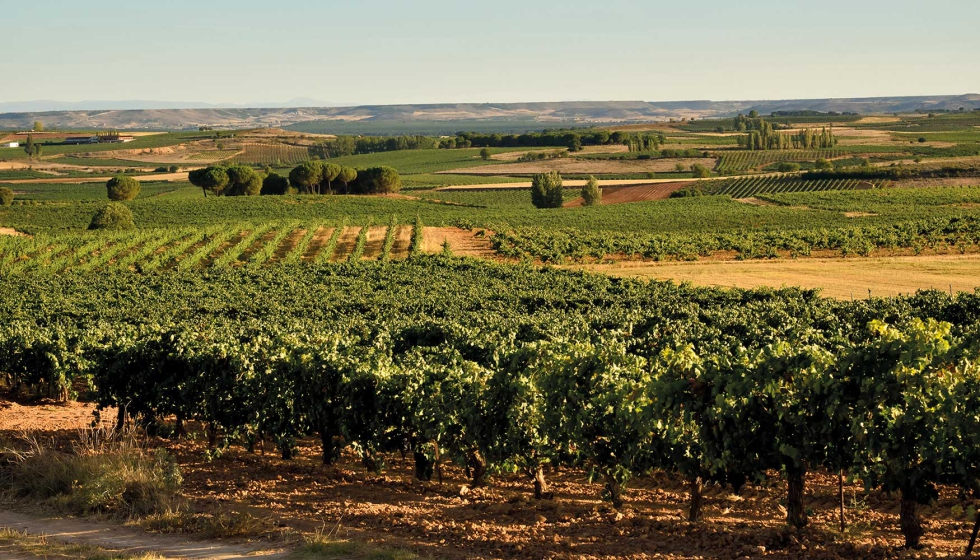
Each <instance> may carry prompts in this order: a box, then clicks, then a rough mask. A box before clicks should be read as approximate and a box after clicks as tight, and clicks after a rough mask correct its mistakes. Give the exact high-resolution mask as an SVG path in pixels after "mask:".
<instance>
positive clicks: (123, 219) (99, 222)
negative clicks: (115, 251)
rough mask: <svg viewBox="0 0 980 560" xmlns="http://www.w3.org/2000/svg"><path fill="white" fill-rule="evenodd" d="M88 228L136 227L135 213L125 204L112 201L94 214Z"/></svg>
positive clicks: (116, 228)
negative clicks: (134, 222)
mask: <svg viewBox="0 0 980 560" xmlns="http://www.w3.org/2000/svg"><path fill="white" fill-rule="evenodd" d="M88 229H91V230H96V229H103V230H130V229H136V226H135V225H134V224H133V213H132V212H131V211H130V210H129V208H127V207H126V206H125V205H124V204H122V203H119V202H110V203H109V204H106V205H105V206H103V207H102V208H99V210H98V211H97V212H96V213H95V215H94V216H92V222H91V223H90V224H89V226H88Z"/></svg>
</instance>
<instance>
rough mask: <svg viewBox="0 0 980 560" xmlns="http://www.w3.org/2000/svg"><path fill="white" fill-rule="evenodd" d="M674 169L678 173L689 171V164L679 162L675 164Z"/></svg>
mask: <svg viewBox="0 0 980 560" xmlns="http://www.w3.org/2000/svg"><path fill="white" fill-rule="evenodd" d="M674 169H676V170H677V172H678V173H683V172H685V171H687V166H686V165H684V164H683V163H680V162H678V164H677V165H675V166H674Z"/></svg>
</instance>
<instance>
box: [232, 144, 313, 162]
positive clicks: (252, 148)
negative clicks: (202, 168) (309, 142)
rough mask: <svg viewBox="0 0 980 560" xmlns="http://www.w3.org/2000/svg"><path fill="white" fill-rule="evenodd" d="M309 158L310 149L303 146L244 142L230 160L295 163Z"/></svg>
mask: <svg viewBox="0 0 980 560" xmlns="http://www.w3.org/2000/svg"><path fill="white" fill-rule="evenodd" d="M309 159H310V151H309V149H308V148H306V147H304V146H292V145H289V144H245V145H244V146H243V147H242V151H241V152H239V153H238V154H237V155H235V157H234V158H232V160H231V161H232V162H233V163H240V164H247V165H297V164H300V163H303V162H304V161H309Z"/></svg>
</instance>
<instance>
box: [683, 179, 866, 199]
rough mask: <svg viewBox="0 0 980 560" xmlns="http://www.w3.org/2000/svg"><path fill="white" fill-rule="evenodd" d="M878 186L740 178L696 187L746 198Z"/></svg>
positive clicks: (843, 181) (850, 181) (844, 181)
mask: <svg viewBox="0 0 980 560" xmlns="http://www.w3.org/2000/svg"><path fill="white" fill-rule="evenodd" d="M877 186H878V185H877V184H876V183H873V182H870V181H859V180H857V179H823V180H817V181H813V180H806V179H798V178H794V177H771V176H770V177H742V178H737V179H727V180H724V181H711V182H710V183H707V184H705V185H698V188H700V189H701V190H702V191H703V192H704V194H710V195H726V196H730V197H732V198H748V197H753V196H757V195H760V194H777V193H803V192H823V191H849V190H865V189H873V188H876V187H877Z"/></svg>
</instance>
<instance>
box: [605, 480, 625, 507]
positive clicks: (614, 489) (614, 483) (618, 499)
mask: <svg viewBox="0 0 980 560" xmlns="http://www.w3.org/2000/svg"><path fill="white" fill-rule="evenodd" d="M605 479H606V491H607V492H609V499H610V500H611V501H612V505H613V507H614V508H617V509H619V508H621V507H623V487H622V486H621V485H620V484H619V481H618V480H616V477H615V476H613V475H612V474H606V476H605Z"/></svg>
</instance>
